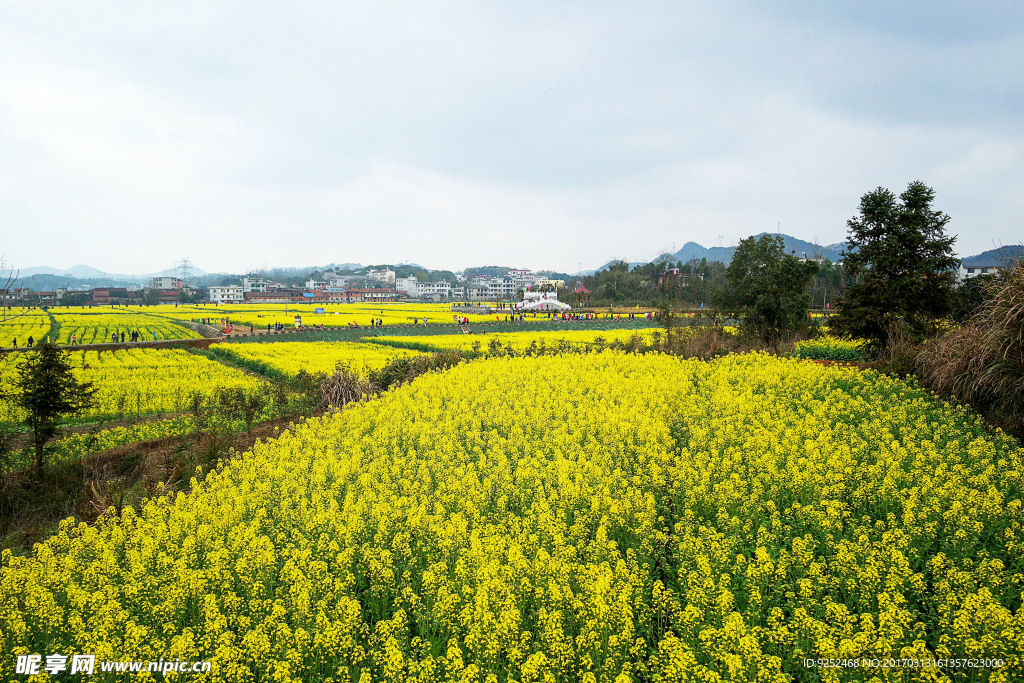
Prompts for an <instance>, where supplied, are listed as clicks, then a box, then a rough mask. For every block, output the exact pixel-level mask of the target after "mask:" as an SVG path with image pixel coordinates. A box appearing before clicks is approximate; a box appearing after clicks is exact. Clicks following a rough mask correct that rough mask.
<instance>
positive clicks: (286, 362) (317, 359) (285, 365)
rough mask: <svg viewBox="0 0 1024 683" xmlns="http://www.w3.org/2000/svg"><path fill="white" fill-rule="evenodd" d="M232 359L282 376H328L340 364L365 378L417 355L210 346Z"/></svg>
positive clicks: (336, 346)
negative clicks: (261, 367)
mask: <svg viewBox="0 0 1024 683" xmlns="http://www.w3.org/2000/svg"><path fill="white" fill-rule="evenodd" d="M210 348H211V350H215V351H216V350H219V351H221V352H223V353H226V354H228V355H229V356H231V357H233V358H234V359H236V360H237V359H243V360H248V361H256V362H258V363H260V364H263V365H265V366H268V367H270V368H273V369H274V370H276V371H278V372H281V373H282V374H285V375H296V374H298V373H299V371H301V370H305V371H306V372H309V373H318V372H323V373H331V372H334V369H335V367H336V366H337V365H338V364H339V363H340V364H343V365H347V366H348V367H350V368H351V369H353V370H355V371H356V372H359V373H360V374H363V375H365V374H366V373H367V372H368V371H369V370H379V369H381V368H382V367H384V366H385V365H386V364H387V363H388V362H389V361H391V360H393V359H395V358H402V357H406V356H414V355H417V354H418V353H419V352H418V351H412V350H409V349H400V348H391V347H387V346H382V345H379V344H359V343H355V342H270V343H259V342H253V343H249V344H214V345H212V346H211V347H210Z"/></svg>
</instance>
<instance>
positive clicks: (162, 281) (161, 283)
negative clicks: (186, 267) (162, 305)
mask: <svg viewBox="0 0 1024 683" xmlns="http://www.w3.org/2000/svg"><path fill="white" fill-rule="evenodd" d="M182 286H184V283H183V282H182V281H181V278H176V277H155V278H153V281H152V284H151V285H150V287H152V288H153V289H181V288H182Z"/></svg>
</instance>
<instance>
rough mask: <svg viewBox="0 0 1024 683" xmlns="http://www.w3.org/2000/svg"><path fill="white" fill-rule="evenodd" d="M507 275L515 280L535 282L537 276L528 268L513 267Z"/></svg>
mask: <svg viewBox="0 0 1024 683" xmlns="http://www.w3.org/2000/svg"><path fill="white" fill-rule="evenodd" d="M506 277H507V278H508V279H510V280H512V281H514V282H533V280H534V278H535V277H536V276H535V275H534V274H533V271H532V270H530V269H528V268H512V269H511V270H509V271H508V275H506Z"/></svg>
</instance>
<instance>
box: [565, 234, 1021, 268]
mask: <svg viewBox="0 0 1024 683" xmlns="http://www.w3.org/2000/svg"><path fill="white" fill-rule="evenodd" d="M762 235H781V236H782V239H783V240H784V241H785V243H786V252H788V253H790V254H794V255H796V256H804V255H806V256H809V257H815V256H820V257H822V258H827V259H829V260H830V261H833V262H835V261H840V260H842V258H843V257H842V253H843V250H844V249H846V248H847V246H848V245H847V244H846V243H845V242H837V243H835V244H827V245H824V246H823V245H820V244H814V243H813V242H805V241H804V240H802V239H799V238H796V237H793V236H792V235H786V234H783V233H775V232H761V233H758V234H756V235H754V237H761V236H762ZM735 251H736V247H704V246H701V245H700V244H697V243H696V242H687V243H686V244H684V245H683V248H682V249H680V250H679V251H677V252H675V253H670V254H669V255H668V258H669V260H672V261H682V262H683V263H686V262H687V261H691V260H693V259H697V260H700V259H704V258H706V259H707V260H708V261H721V262H722V263H729V262H730V261H732V255H733V252H735ZM1007 257H1009V258H1024V246H1021V245H1010V246H1006V247H997V248H995V249H989V250H988V251H984V252H982V253H980V254H976V255H974V256H962V257H960V258H961V260H963V261H976V260H986V259H1002V258H1007ZM652 260H653V259H652ZM612 263H614V261H609V262H608V263H606V264H604V265H603V266H601V267H600V268H597V270H604V269H605V268H607V267H608V266H610V265H611V264H612ZM645 263H650V261H636V262H631V263H630V264H629V267H630V268H632V267H633V266H638V265H644V264H645ZM597 270H590V271H584V272H582V273H579V274H580V275H591V274H593V273H595V272H597Z"/></svg>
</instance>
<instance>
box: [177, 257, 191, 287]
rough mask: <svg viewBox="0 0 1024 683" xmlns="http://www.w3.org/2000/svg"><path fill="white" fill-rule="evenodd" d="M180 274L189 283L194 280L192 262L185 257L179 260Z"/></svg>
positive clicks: (184, 281) (183, 280) (182, 279)
mask: <svg viewBox="0 0 1024 683" xmlns="http://www.w3.org/2000/svg"><path fill="white" fill-rule="evenodd" d="M178 274H179V275H180V277H181V281H182V282H183V283H185V284H189V282H190V281H191V280H192V262H191V261H189V260H188V257H185V258H183V259H181V260H180V261H178Z"/></svg>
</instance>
